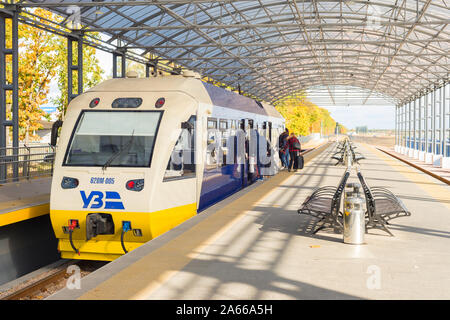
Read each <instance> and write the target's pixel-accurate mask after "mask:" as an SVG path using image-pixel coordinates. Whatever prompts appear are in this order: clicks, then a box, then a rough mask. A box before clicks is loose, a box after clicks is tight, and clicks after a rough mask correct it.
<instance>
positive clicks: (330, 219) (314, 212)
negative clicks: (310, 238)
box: [297, 169, 350, 234]
mask: <svg viewBox="0 0 450 320" xmlns="http://www.w3.org/2000/svg"><path fill="white" fill-rule="evenodd" d="M349 176H350V169H347V170H346V171H345V173H344V175H343V176H342V178H341V181H340V182H339V185H338V186H337V187H334V186H325V187H321V188H318V189H316V190H315V191H314V192H313V193H312V194H311V195H310V196H309V197H308V198H307V199H306V200H305V201H304V202H303V203H302V205H301V207H300V209H298V210H297V212H298V213H299V214H308V215H310V216H313V217H315V218H318V219H319V222H318V223H319V224H320V225H319V226H318V228H316V229H315V230H313V231H312V232H311V233H312V234H315V233H316V232H318V231H319V230H321V229H323V228H326V227H331V228H334V229H337V230H338V231H339V232H343V229H344V228H343V223H342V212H341V211H340V204H341V198H342V194H343V192H344V189H345V185H346V183H347V179H348V177H349Z"/></svg>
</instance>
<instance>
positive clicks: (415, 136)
mask: <svg viewBox="0 0 450 320" xmlns="http://www.w3.org/2000/svg"><path fill="white" fill-rule="evenodd" d="M411 104H412V113H413V117H412V122H413V148H412V149H413V150H416V149H417V134H416V130H417V126H416V100H414V101H412V102H411ZM413 156H414V154H413Z"/></svg>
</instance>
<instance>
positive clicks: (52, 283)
mask: <svg viewBox="0 0 450 320" xmlns="http://www.w3.org/2000/svg"><path fill="white" fill-rule="evenodd" d="M106 263H107V262H101V261H86V260H70V261H68V262H67V263H64V264H62V265H60V266H59V267H57V268H55V269H54V270H52V271H50V272H49V274H48V275H45V276H43V277H42V276H36V277H35V278H36V279H35V280H34V281H33V279H31V280H30V281H28V282H29V283H25V284H22V285H19V286H17V287H16V288H12V289H11V290H8V292H7V293H6V294H4V295H2V296H0V300H42V299H45V298H46V297H48V296H50V295H52V294H53V293H55V292H56V291H59V290H60V289H62V288H64V287H65V286H66V283H67V279H68V278H69V277H70V276H71V275H72V273H68V271H69V267H70V266H73V265H74V266H77V267H78V268H79V270H80V276H81V278H83V277H84V276H86V275H88V274H89V273H91V272H93V271H95V270H97V269H98V268H100V267H102V266H104V265H105V264H106Z"/></svg>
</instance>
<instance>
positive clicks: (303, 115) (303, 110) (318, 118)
mask: <svg viewBox="0 0 450 320" xmlns="http://www.w3.org/2000/svg"><path fill="white" fill-rule="evenodd" d="M275 107H276V109H277V110H278V112H280V113H281V115H282V116H283V117H284V118H285V119H286V127H287V128H288V129H289V131H290V132H293V133H295V134H297V135H299V134H300V135H302V136H307V135H309V134H311V133H320V132H321V129H322V134H324V135H330V134H333V133H334V130H335V128H336V121H334V120H333V118H331V116H330V112H329V111H328V110H327V109H324V108H320V107H318V106H317V105H315V104H314V103H312V102H311V101H310V100H308V98H307V97H306V95H305V94H303V93H300V94H297V95H294V96H289V97H286V98H284V99H282V100H280V101H278V102H277V103H276V104H275Z"/></svg>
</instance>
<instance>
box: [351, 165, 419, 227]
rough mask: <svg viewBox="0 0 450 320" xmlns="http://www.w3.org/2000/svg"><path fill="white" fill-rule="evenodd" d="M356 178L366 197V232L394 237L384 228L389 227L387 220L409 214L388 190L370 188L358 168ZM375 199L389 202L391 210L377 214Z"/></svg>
mask: <svg viewBox="0 0 450 320" xmlns="http://www.w3.org/2000/svg"><path fill="white" fill-rule="evenodd" d="M357 176H358V179H359V181H360V183H361V186H362V188H363V191H364V195H365V197H366V206H367V211H366V218H367V219H368V221H367V222H366V232H367V230H368V229H381V230H383V231H385V232H387V233H388V234H389V235H391V236H394V235H393V234H392V233H391V232H390V231H389V230H388V228H387V227H386V225H389V222H388V220H392V219H395V218H399V217H403V216H410V215H411V212H409V211H408V209H407V208H406V207H405V205H404V204H403V202H402V201H401V200H400V199H398V198H397V197H396V196H395V195H394V194H393V193H392V192H391V191H389V190H388V189H386V188H382V187H372V188H370V187H369V186H368V185H367V183H366V180H365V179H364V177H363V175H362V174H361V171H360V170H359V168H357ZM377 199H378V200H385V201H389V202H391V203H392V204H393V210H392V211H388V212H381V213H380V212H378V211H377V207H376V200H377Z"/></svg>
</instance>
